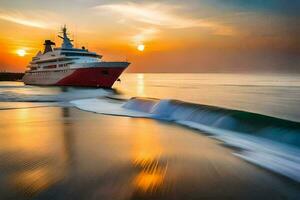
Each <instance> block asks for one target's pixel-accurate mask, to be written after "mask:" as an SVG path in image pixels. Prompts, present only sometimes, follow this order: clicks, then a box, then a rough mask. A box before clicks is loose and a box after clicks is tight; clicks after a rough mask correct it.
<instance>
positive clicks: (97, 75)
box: [54, 67, 125, 88]
mask: <svg viewBox="0 0 300 200" xmlns="http://www.w3.org/2000/svg"><path fill="white" fill-rule="evenodd" d="M124 69H125V68H121V67H120V68H118V67H115V68H104V67H100V68H81V69H76V70H75V71H74V72H73V73H72V74H70V75H69V76H67V77H65V78H63V79H61V80H60V81H58V82H57V83H56V84H54V85H57V86H87V87H105V88H110V87H111V86H112V85H113V84H114V82H115V81H116V80H117V79H118V77H119V76H120V75H121V73H122V72H123V71H124Z"/></svg>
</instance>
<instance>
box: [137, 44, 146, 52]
mask: <svg viewBox="0 0 300 200" xmlns="http://www.w3.org/2000/svg"><path fill="white" fill-rule="evenodd" d="M137 49H138V50H139V51H144V49H145V45H143V44H139V45H138V46H137Z"/></svg>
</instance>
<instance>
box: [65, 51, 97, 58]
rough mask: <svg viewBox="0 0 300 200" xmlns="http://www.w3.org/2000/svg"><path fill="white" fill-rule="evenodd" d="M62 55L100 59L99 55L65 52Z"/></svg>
mask: <svg viewBox="0 0 300 200" xmlns="http://www.w3.org/2000/svg"><path fill="white" fill-rule="evenodd" d="M61 55H65V56H86V57H94V58H100V56H99V55H97V54H91V53H73V52H72V53H69V52H63V53H61Z"/></svg>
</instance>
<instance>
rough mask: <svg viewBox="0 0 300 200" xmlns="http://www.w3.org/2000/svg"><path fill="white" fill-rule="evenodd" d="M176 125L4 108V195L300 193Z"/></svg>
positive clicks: (0, 154) (0, 181)
mask: <svg viewBox="0 0 300 200" xmlns="http://www.w3.org/2000/svg"><path fill="white" fill-rule="evenodd" d="M233 152H234V150H233V149H230V148H226V147H224V146H223V145H222V143H221V142H219V141H216V140H214V139H211V138H209V137H208V136H207V135H205V134H202V133H200V132H199V131H194V130H191V129H187V128H185V127H181V126H177V125H174V124H170V123H166V122H159V121H155V120H151V119H137V118H135V119H134V118H128V117H115V116H105V115H99V114H93V113H88V112H83V111H80V110H77V109H75V108H60V107H52V108H50V107H49V108H47V107H44V108H29V109H14V110H1V111H0V199H1V200H2V199H3V200H6V199H17V200H18V199H22V200H23V199H24V200H25V199H26V200H28V199H51V200H53V199H61V200H65V199H72V200H74V199H114V200H118V199H287V198H288V199H300V186H299V184H297V183H295V182H293V181H290V180H288V179H286V178H283V177H280V176H278V175H276V174H273V173H271V172H269V171H266V170H264V169H261V168H259V167H257V166H254V165H252V164H249V163H247V162H245V161H243V160H241V159H239V158H237V157H235V156H234V155H233V154H232V153H233Z"/></svg>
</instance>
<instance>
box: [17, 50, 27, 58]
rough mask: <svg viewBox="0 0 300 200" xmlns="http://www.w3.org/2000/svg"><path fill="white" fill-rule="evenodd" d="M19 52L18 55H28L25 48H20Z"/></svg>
mask: <svg viewBox="0 0 300 200" xmlns="http://www.w3.org/2000/svg"><path fill="white" fill-rule="evenodd" d="M17 54H18V56H21V57H23V56H25V55H26V51H25V50H24V49H18V50H17Z"/></svg>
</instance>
